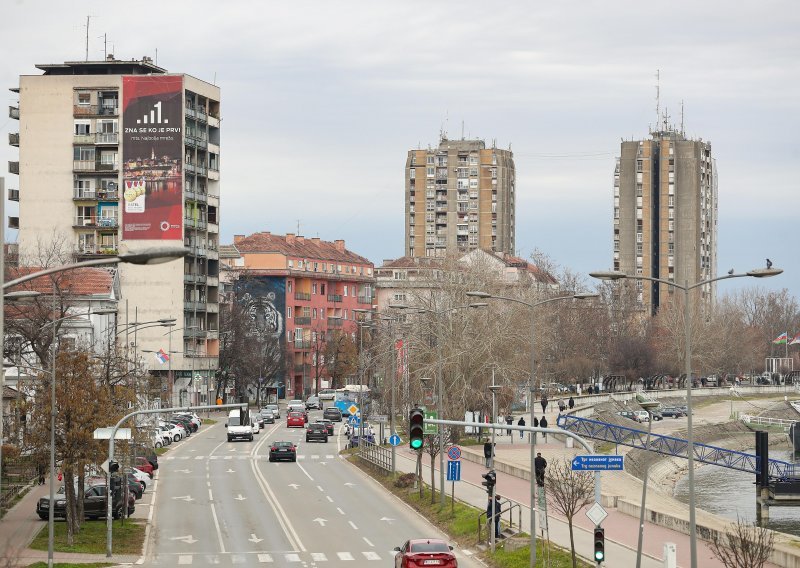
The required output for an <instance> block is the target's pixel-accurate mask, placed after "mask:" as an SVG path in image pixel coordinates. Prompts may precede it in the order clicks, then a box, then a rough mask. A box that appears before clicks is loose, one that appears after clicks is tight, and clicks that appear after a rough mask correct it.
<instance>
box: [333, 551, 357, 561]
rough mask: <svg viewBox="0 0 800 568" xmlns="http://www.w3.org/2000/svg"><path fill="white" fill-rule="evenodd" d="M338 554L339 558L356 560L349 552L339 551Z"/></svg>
mask: <svg viewBox="0 0 800 568" xmlns="http://www.w3.org/2000/svg"><path fill="white" fill-rule="evenodd" d="M336 556H338V557H339V560H355V559H354V558H353V555H352V554H350V553H349V552H337V553H336Z"/></svg>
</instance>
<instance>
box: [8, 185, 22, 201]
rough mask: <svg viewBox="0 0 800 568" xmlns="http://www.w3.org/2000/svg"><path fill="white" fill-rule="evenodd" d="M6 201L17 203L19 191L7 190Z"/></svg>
mask: <svg viewBox="0 0 800 568" xmlns="http://www.w3.org/2000/svg"><path fill="white" fill-rule="evenodd" d="M8 200H9V201H16V202H17V203H19V190H18V189H11V188H10V187H9V188H8Z"/></svg>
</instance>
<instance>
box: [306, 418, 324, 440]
mask: <svg viewBox="0 0 800 568" xmlns="http://www.w3.org/2000/svg"><path fill="white" fill-rule="evenodd" d="M312 440H317V441H318V442H325V443H327V442H328V429H327V428H326V427H325V425H324V424H316V423H315V424H309V425H308V428H306V442H310V441H312Z"/></svg>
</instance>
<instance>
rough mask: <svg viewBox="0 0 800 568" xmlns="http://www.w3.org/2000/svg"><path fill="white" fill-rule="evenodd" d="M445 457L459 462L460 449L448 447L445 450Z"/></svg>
mask: <svg viewBox="0 0 800 568" xmlns="http://www.w3.org/2000/svg"><path fill="white" fill-rule="evenodd" d="M447 457H449V458H450V459H451V460H460V459H461V448H459V447H458V446H450V447H449V448H447Z"/></svg>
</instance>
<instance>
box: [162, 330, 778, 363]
mask: <svg viewBox="0 0 800 568" xmlns="http://www.w3.org/2000/svg"><path fill="white" fill-rule="evenodd" d="M784 335H785V334H784ZM156 359H157V360H158V362H159V363H161V364H162V365H163V364H164V363H166V362H167V361H169V355H167V354H166V352H165V351H164V350H163V349H159V350H158V351H157V352H156Z"/></svg>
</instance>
